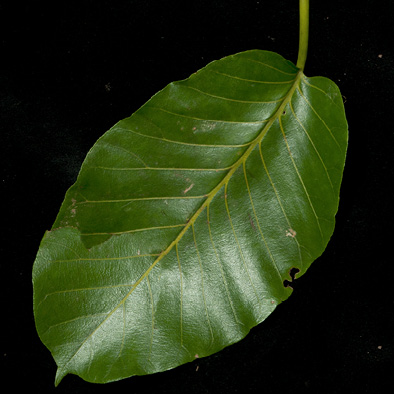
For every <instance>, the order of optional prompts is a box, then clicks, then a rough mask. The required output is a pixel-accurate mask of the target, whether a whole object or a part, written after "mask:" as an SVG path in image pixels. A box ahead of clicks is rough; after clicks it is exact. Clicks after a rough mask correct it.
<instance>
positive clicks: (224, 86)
mask: <svg viewBox="0 0 394 394" xmlns="http://www.w3.org/2000/svg"><path fill="white" fill-rule="evenodd" d="M346 147H347V123H346V119H345V114H344V109H343V103H342V98H341V94H340V92H339V90H338V88H337V87H336V85H335V84H334V83H333V82H331V81H330V80H328V79H326V78H320V77H315V78H307V77H306V76H305V75H304V74H303V73H302V72H301V71H299V70H298V69H297V68H296V67H295V66H294V65H293V64H292V63H290V62H289V61H287V60H285V59H283V58H282V57H281V56H279V55H277V54H275V53H271V52H265V51H259V50H255V51H248V52H243V53H239V54H237V55H234V56H229V57H226V58H224V59H221V60H219V61H216V62H213V63H210V64H209V65H208V66H207V67H205V68H204V69H202V70H200V71H198V72H197V73H195V74H193V75H192V76H191V77H190V78H188V79H187V80H184V81H180V82H175V83H171V84H170V85H168V86H167V87H166V88H165V89H163V90H162V91H161V92H159V93H158V94H156V95H155V96H154V97H152V99H151V100H149V101H148V102H147V103H146V104H145V105H144V106H142V107H141V108H140V109H139V110H138V111H137V112H136V113H134V114H133V115H132V116H131V117H129V118H127V119H124V120H122V121H120V122H119V123H117V124H116V125H115V126H114V127H113V128H112V129H110V130H109V131H108V132H107V133H105V134H104V135H103V136H102V137H101V138H100V139H99V140H98V141H97V143H96V144H95V145H94V147H93V148H92V149H91V151H90V152H89V153H88V155H87V157H86V159H85V161H84V163H83V165H82V168H81V171H80V174H79V176H78V179H77V181H76V183H75V184H74V185H73V186H72V187H71V188H70V189H69V190H68V192H67V194H66V197H65V200H64V202H63V205H62V207H61V209H60V212H59V215H58V217H57V219H56V222H55V224H54V226H53V229H52V230H51V231H48V232H47V233H46V234H45V236H44V238H43V240H42V243H41V245H40V249H39V252H38V254H37V259H36V261H35V264H34V269H33V283H34V312H35V318H36V326H37V331H38V333H39V335H40V338H41V339H42V341H43V342H44V344H45V345H46V346H47V347H48V348H49V349H50V351H51V352H52V355H53V357H54V359H55V360H56V363H57V365H58V371H57V376H56V383H59V382H60V380H61V379H62V378H63V377H64V376H65V375H66V374H67V373H73V374H78V375H80V376H81V377H82V378H83V379H85V380H88V381H91V382H108V381H113V380H117V379H121V378H125V377H128V376H132V375H136V374H137V375H138V374H149V373H154V372H157V371H163V370H166V369H169V368H174V367H176V366H178V365H180V364H183V363H186V362H189V361H192V360H193V359H195V357H197V356H198V357H203V356H207V355H209V354H212V353H214V352H217V351H218V350H220V349H222V348H223V347H225V346H227V345H229V344H232V343H234V342H236V341H239V340H240V339H242V338H243V337H244V336H245V335H246V334H247V333H248V331H249V330H250V328H251V327H253V326H255V325H256V324H258V323H260V322H261V321H263V320H264V319H265V318H266V317H267V316H268V315H269V314H270V313H271V312H272V311H273V310H274V309H275V308H276V306H277V305H278V304H279V303H280V302H281V301H283V300H285V299H286V298H287V297H288V296H289V295H290V293H291V289H290V288H289V287H285V286H284V281H285V280H286V279H290V276H289V272H290V270H291V269H292V268H297V269H298V270H299V271H300V272H299V275H302V274H303V273H304V272H305V271H306V269H307V268H308V267H309V266H310V264H311V263H312V262H313V261H314V260H315V259H316V258H317V257H318V256H319V255H320V254H321V253H322V252H323V250H324V249H325V247H326V245H327V242H328V241H329V238H330V237H331V235H332V232H333V229H334V222H335V214H336V212H337V208H338V200H339V189H340V183H341V179H342V171H343V166H344V161H345V154H346Z"/></svg>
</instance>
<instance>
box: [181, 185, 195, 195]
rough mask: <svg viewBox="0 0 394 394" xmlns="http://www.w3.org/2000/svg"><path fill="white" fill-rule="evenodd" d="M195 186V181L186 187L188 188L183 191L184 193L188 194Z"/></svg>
mask: <svg viewBox="0 0 394 394" xmlns="http://www.w3.org/2000/svg"><path fill="white" fill-rule="evenodd" d="M193 186H194V183H192V184H191V185H190V186H189V187H188V188H186V189H185V190H184V191H183V194H186V193H187V192H188V191H190V190H191V189H192V188H193Z"/></svg>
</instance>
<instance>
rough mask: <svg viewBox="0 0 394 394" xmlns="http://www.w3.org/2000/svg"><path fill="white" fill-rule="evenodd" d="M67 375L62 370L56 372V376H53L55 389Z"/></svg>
mask: <svg viewBox="0 0 394 394" xmlns="http://www.w3.org/2000/svg"><path fill="white" fill-rule="evenodd" d="M66 375H67V372H65V371H64V369H62V368H58V369H57V371H56V376H55V387H57V386H58V385H59V383H60V382H61V381H62V379H63V378H64V377H65V376H66Z"/></svg>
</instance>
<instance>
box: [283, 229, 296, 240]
mask: <svg viewBox="0 0 394 394" xmlns="http://www.w3.org/2000/svg"><path fill="white" fill-rule="evenodd" d="M296 235H297V233H296V232H295V231H294V230H293V229H292V228H289V229H288V230H287V231H286V237H291V238H295V236H296Z"/></svg>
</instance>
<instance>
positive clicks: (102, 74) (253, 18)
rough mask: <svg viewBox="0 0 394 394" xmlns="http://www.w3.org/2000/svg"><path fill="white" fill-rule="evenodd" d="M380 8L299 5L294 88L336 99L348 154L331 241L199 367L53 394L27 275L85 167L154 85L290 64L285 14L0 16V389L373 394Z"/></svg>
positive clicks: (381, 143) (138, 6)
mask: <svg viewBox="0 0 394 394" xmlns="http://www.w3.org/2000/svg"><path fill="white" fill-rule="evenodd" d="M350 3H351V4H350ZM390 3H391V2H390V1H372V0H371V1H368V0H359V1H357V2H356V1H354V2H349V1H344V0H332V1H311V11H310V18H311V25H310V45H309V55H308V59H307V63H306V68H305V73H306V75H308V76H314V75H323V76H326V77H328V78H330V79H332V80H333V81H335V82H336V83H337V84H338V85H339V87H340V89H341V92H342V95H343V96H344V99H345V101H346V102H345V109H346V113H347V118H348V122H349V136H350V139H349V150H348V156H347V163H346V168H345V173H344V179H343V185H342V190H341V202H340V208H339V212H338V215H337V225H336V230H335V233H334V235H333V237H332V239H331V241H330V243H329V246H328V247H327V249H326V251H325V252H324V254H323V256H322V257H321V258H319V259H318V260H317V261H316V262H315V263H314V264H313V265H312V267H311V268H310V269H309V271H308V272H307V274H306V275H304V276H303V277H302V278H299V279H298V280H297V281H296V282H295V285H294V287H295V291H294V293H293V295H292V296H291V297H290V299H289V300H287V301H286V302H284V303H283V304H281V305H280V306H279V307H278V309H277V310H276V311H275V313H273V314H272V316H270V317H269V318H268V319H267V320H266V321H265V322H263V323H262V324H260V325H259V326H258V327H255V328H254V329H252V331H251V332H250V334H249V335H248V336H247V337H246V338H245V339H244V340H242V341H241V342H239V343H237V344H235V345H233V346H230V347H228V348H226V349H224V350H223V351H222V352H220V353H217V354H215V355H213V356H210V357H208V358H205V359H199V360H196V361H195V362H193V363H190V364H187V365H183V366H180V367H178V368H176V369H174V370H171V371H167V372H164V373H159V374H155V375H151V376H144V377H132V378H130V379H125V380H123V381H119V382H114V383H110V384H107V385H95V384H90V383H86V382H84V381H83V380H82V379H80V378H78V377H76V376H72V375H69V376H67V377H66V378H65V379H64V380H63V381H62V383H61V384H60V386H59V387H58V388H56V389H55V388H54V386H53V382H54V376H55V371H56V366H55V363H54V361H53V360H52V358H51V355H50V353H49V351H48V350H47V349H46V348H45V346H44V345H43V344H42V343H41V342H40V340H39V338H38V336H37V334H36V331H35V327H34V319H33V313H32V284H31V269H32V264H33V261H34V258H35V254H36V252H37V249H38V246H39V243H40V240H41V238H42V236H43V234H44V232H45V230H47V229H50V227H51V225H52V223H53V221H54V219H55V217H56V214H57V211H58V209H59V207H60V204H61V202H62V200H63V197H64V194H65V192H66V190H67V189H68V187H69V186H71V184H72V183H73V182H74V181H75V179H76V176H77V173H78V170H79V167H80V165H81V163H82V161H83V159H84V157H85V155H86V153H87V151H88V150H89V148H90V147H91V146H92V145H93V143H94V142H95V141H96V140H97V139H98V137H100V136H101V135H102V134H103V133H104V132H105V131H106V130H107V129H108V128H109V127H111V126H112V125H113V124H115V123H116V122H117V121H118V120H120V119H122V118H124V117H127V116H129V115H131V114H132V113H133V112H134V111H135V110H136V109H138V108H139V107H140V106H141V105H142V104H143V103H145V102H146V101H147V100H148V99H149V98H150V97H151V96H152V95H153V94H154V93H156V92H157V91H158V90H160V89H162V88H163V87H164V86H165V85H166V84H168V83H169V82H171V81H173V80H179V79H184V78H186V77H188V76H189V75H190V74H191V73H193V72H195V71H196V70H198V69H200V68H201V67H203V66H205V65H206V64H207V63H208V62H210V61H212V60H215V59H219V58H221V57H223V56H226V55H230V54H233V53H236V52H240V51H243V50H247V49H256V48H258V49H267V50H272V51H275V52H278V53H280V54H281V55H283V56H284V57H286V58H287V59H289V60H292V61H293V62H296V59H297V51H298V1H296V0H274V1H266V0H260V1H252V0H243V1H240V0H238V1H234V0H227V1H224V0H217V1H215V0H211V1H206V0H194V1H186V0H185V1H183V2H179V3H177V2H175V1H155V0H145V1H140V0H137V1H132V0H128V1H116V0H108V1H98V0H97V1H86V0H81V1H78V2H72V1H54V2H50V3H49V2H41V1H0V18H1V20H0V22H1V23H0V29H1V50H0V69H1V74H0V117H1V123H0V127H1V150H2V154H1V162H2V165H1V171H2V175H1V178H0V183H1V188H2V190H1V196H2V203H1V207H2V210H1V211H2V212H1V223H2V226H1V228H2V237H1V245H0V246H1V253H0V259H1V260H0V266H1V312H2V313H1V326H2V328H3V334H2V336H1V348H0V360H1V369H0V371H1V377H2V386H3V387H5V388H6V387H7V385H8V384H9V383H10V384H11V386H8V387H12V389H13V390H14V389H18V388H19V386H20V387H21V388H22V389H23V387H25V386H24V385H25V384H27V385H28V387H29V390H31V391H32V392H56V393H59V394H60V393H98V392H99V393H109V392H115V391H118V392H127V393H133V394H134V393H135V394H137V393H141V394H142V393H151V392H154V391H160V392H161V393H190V394H193V393H228V394H231V393H255V392H259V393H274V394H275V393H284V392H286V393H287V394H291V393H382V392H385V390H386V389H389V388H390V386H391V382H392V379H393V372H394V367H393V366H392V364H391V363H392V362H393V360H394V355H393V351H394V349H393V347H394V340H393V333H394V295H393V291H392V288H393V278H394V276H393V264H394V261H393V255H392V247H391V246H392V244H393V238H394V224H393V219H394V218H393V214H392V208H391V204H392V195H393V188H392V184H393V163H392V151H393V135H394V132H393V123H392V120H391V119H392V115H393V111H394V108H393V104H392V102H393V87H394V68H393V66H394V47H393V37H394V27H393V26H394V23H393V20H394V12H393V9H392V6H391V5H390ZM5 390H6V391H7V390H11V389H10V388H8V389H7V388H6V389H5ZM7 392H8V391H7Z"/></svg>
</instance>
